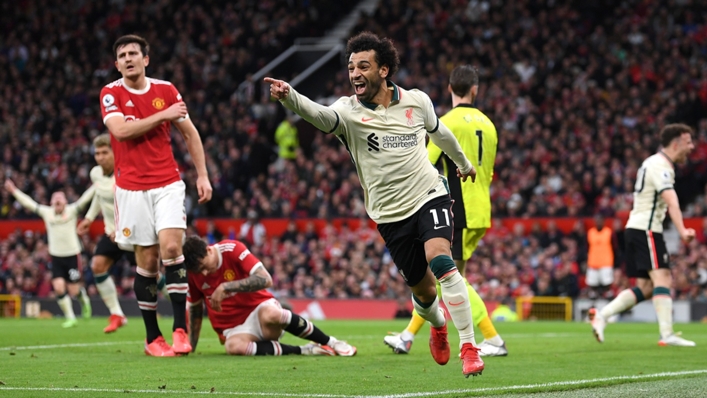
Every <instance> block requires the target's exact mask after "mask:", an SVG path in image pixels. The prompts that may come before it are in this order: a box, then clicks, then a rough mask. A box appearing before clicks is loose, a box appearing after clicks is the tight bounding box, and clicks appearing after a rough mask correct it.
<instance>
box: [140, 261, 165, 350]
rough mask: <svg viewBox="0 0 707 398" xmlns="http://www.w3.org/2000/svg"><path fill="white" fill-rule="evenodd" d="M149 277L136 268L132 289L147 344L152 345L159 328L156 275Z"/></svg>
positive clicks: (158, 335)
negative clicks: (143, 325)
mask: <svg viewBox="0 0 707 398" xmlns="http://www.w3.org/2000/svg"><path fill="white" fill-rule="evenodd" d="M146 275H149V273H148V272H146V271H144V270H143V269H141V268H138V271H137V275H135V282H134V283H133V289H134V290H135V298H136V299H137V304H138V307H140V312H141V313H142V320H143V321H144V322H145V330H146V331H147V344H150V343H152V342H153V341H154V340H155V339H156V338H158V337H160V336H161V335H162V333H161V332H160V327H159V326H158V325H157V280H156V279H155V276H156V275H152V276H146Z"/></svg>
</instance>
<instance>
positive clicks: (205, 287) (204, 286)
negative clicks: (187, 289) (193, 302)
mask: <svg viewBox="0 0 707 398" xmlns="http://www.w3.org/2000/svg"><path fill="white" fill-rule="evenodd" d="M210 287H211V286H209V284H208V283H206V282H204V284H203V285H201V290H206V289H208V288H210Z"/></svg>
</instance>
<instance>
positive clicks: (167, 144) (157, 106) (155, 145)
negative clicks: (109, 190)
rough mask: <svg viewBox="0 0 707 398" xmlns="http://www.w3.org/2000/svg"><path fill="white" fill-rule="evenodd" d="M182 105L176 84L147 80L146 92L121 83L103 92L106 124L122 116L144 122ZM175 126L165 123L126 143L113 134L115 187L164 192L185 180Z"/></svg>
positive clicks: (107, 87) (102, 111)
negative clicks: (173, 132)
mask: <svg viewBox="0 0 707 398" xmlns="http://www.w3.org/2000/svg"><path fill="white" fill-rule="evenodd" d="M180 101H182V96H181V95H180V94H179V91H177V89H176V88H175V87H174V86H173V85H172V83H170V82H167V81H164V80H158V79H151V78H149V77H148V78H147V85H146V86H145V88H144V89H142V90H134V89H131V88H130V87H128V86H127V85H126V84H125V82H124V81H123V79H119V80H116V81H114V82H113V83H110V84H108V85H106V86H105V87H103V90H101V114H102V115H103V123H104V124H105V122H106V120H108V119H109V118H111V117H117V116H120V117H122V118H124V119H125V121H126V122H131V121H135V120H139V119H144V118H146V117H148V116H152V115H154V114H155V113H157V112H159V111H162V110H164V109H167V108H168V107H170V106H171V105H173V104H175V103H177V102H180ZM170 130H171V122H164V123H162V124H160V125H159V126H157V127H155V128H154V129H153V130H151V131H148V132H147V133H146V134H144V135H142V136H140V137H138V138H135V139H132V140H127V141H123V142H118V140H116V139H115V137H113V135H112V134H111V145H112V147H113V153H114V154H115V185H117V186H119V187H120V188H123V189H127V190H130V191H143V190H147V189H154V188H161V187H164V186H167V185H169V184H171V183H173V182H176V181H179V180H181V176H180V175H179V169H178V168H177V162H176V161H175V160H174V154H173V153H172V145H171V142H172V137H171V132H170Z"/></svg>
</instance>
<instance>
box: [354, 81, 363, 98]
mask: <svg viewBox="0 0 707 398" xmlns="http://www.w3.org/2000/svg"><path fill="white" fill-rule="evenodd" d="M353 86H354V92H355V93H356V95H363V93H364V92H366V83H365V82H354V83H353Z"/></svg>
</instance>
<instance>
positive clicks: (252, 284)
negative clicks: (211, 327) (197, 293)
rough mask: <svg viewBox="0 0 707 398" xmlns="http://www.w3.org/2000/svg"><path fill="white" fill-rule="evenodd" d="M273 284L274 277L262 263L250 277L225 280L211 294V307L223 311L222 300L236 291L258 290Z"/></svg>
mask: <svg viewBox="0 0 707 398" xmlns="http://www.w3.org/2000/svg"><path fill="white" fill-rule="evenodd" d="M270 286H272V277H271V276H270V273H268V271H267V270H266V269H265V267H263V266H262V265H261V266H259V267H258V269H256V270H255V272H253V273H252V274H251V275H250V276H249V277H247V278H243V279H239V280H237V281H233V282H223V283H222V284H220V285H219V286H218V287H217V288H216V290H214V293H213V294H212V295H211V308H213V309H214V310H216V311H221V302H222V301H223V299H225V298H226V297H227V296H228V295H231V294H234V293H247V292H257V291H258V290H263V289H267V288H269V287H270Z"/></svg>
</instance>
